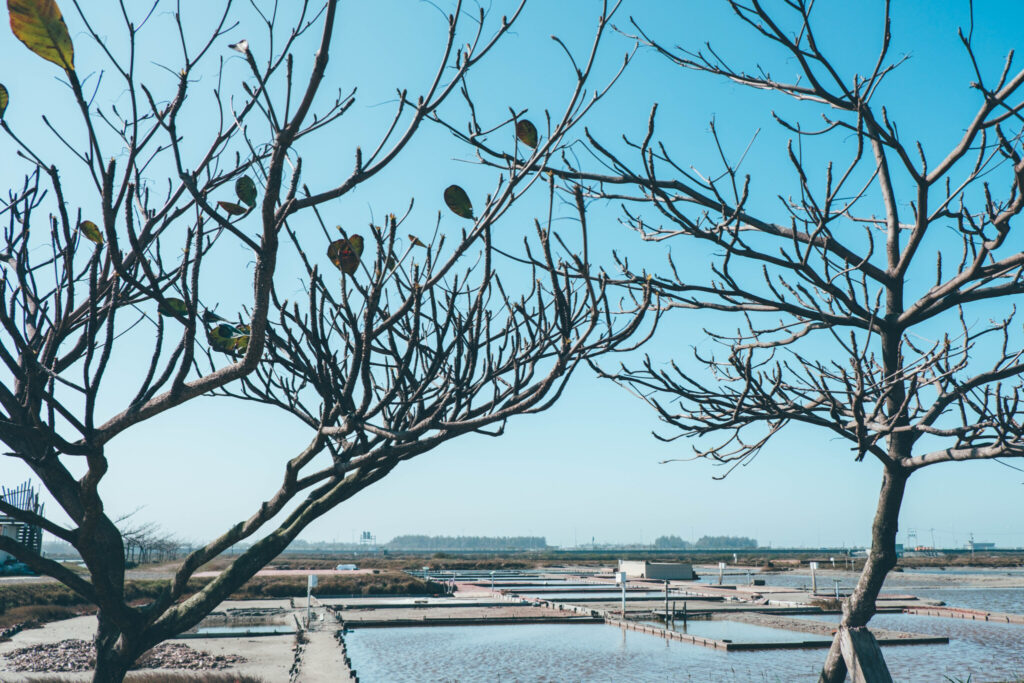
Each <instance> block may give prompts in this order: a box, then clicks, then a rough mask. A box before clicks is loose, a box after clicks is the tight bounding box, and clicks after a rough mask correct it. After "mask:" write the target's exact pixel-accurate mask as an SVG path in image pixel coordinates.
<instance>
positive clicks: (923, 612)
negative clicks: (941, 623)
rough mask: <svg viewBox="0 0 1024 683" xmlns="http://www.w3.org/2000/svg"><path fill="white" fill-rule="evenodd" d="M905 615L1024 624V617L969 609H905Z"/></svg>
mask: <svg viewBox="0 0 1024 683" xmlns="http://www.w3.org/2000/svg"><path fill="white" fill-rule="evenodd" d="M903 613H904V614H917V615H920V616H925V617H948V618H950V619H970V620H971V621H992V622H995V623H997V624H1024V615H1020V614H1006V613H1003V612H986V611H984V610H980V609H969V608H967V607H904V608H903Z"/></svg>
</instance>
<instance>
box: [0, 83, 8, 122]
mask: <svg viewBox="0 0 1024 683" xmlns="http://www.w3.org/2000/svg"><path fill="white" fill-rule="evenodd" d="M5 111H7V88H5V87H4V84H3V83H0V119H2V118H3V117H4V112H5Z"/></svg>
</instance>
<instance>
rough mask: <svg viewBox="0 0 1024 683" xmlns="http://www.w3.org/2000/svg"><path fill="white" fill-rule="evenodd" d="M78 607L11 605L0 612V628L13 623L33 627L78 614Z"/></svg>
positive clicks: (79, 611)
mask: <svg viewBox="0 0 1024 683" xmlns="http://www.w3.org/2000/svg"><path fill="white" fill-rule="evenodd" d="M80 613H81V610H80V609H75V608H72V607H65V606H63V605H24V606H21V607H12V608H11V609H9V610H7V611H6V612H4V613H3V614H0V628H7V627H10V626H14V625H15V624H23V625H24V626H25V628H33V627H35V626H39V625H41V624H45V623H47V622H50V621H59V620H61V619H70V618H71V617H75V616H78V615H79V614H80Z"/></svg>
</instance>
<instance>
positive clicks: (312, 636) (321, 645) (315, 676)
mask: <svg viewBox="0 0 1024 683" xmlns="http://www.w3.org/2000/svg"><path fill="white" fill-rule="evenodd" d="M306 638H307V639H308V641H309V642H307V643H306V648H305V650H304V651H303V653H302V663H301V664H300V665H299V676H298V679H297V681H298V683H338V681H347V680H348V679H349V675H348V667H347V666H345V659H344V657H343V655H342V654H341V647H340V646H339V645H338V641H337V640H336V639H335V637H334V632H333V631H307V632H306Z"/></svg>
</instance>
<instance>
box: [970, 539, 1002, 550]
mask: <svg viewBox="0 0 1024 683" xmlns="http://www.w3.org/2000/svg"><path fill="white" fill-rule="evenodd" d="M967 547H968V548H969V549H971V550H995V548H996V544H995V543H987V542H985V541H971V542H970V543H968V544H967Z"/></svg>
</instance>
